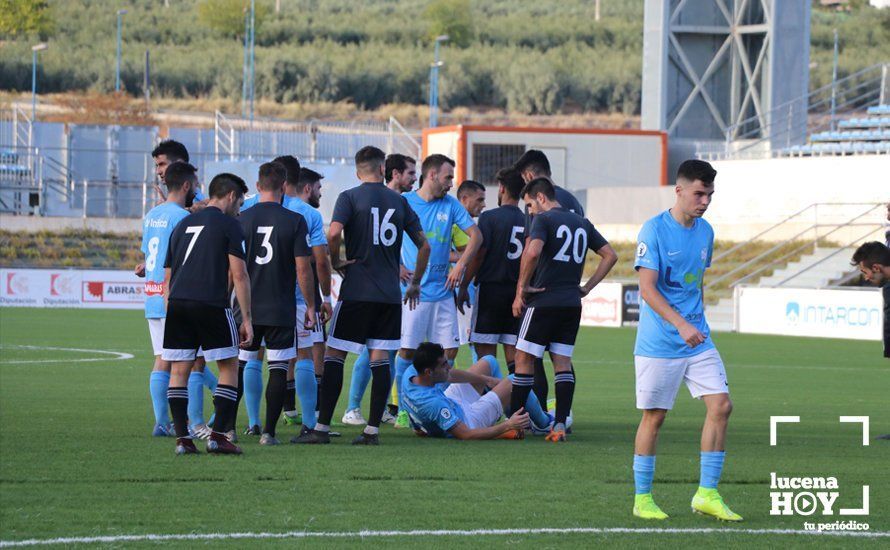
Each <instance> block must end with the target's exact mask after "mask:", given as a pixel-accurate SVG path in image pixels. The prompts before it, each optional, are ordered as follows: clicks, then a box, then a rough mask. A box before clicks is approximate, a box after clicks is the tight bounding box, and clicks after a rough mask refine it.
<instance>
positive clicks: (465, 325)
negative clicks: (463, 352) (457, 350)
mask: <svg viewBox="0 0 890 550" xmlns="http://www.w3.org/2000/svg"><path fill="white" fill-rule="evenodd" d="M457 329H458V333H459V335H458V336H459V338H460V345H462V346H465V345H467V344H469V343H470V331H472V329H473V306H472V305H469V304H467V305H465V306H464V312H463V313H461V312H460V311H458V312H457Z"/></svg>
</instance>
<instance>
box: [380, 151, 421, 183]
mask: <svg viewBox="0 0 890 550" xmlns="http://www.w3.org/2000/svg"><path fill="white" fill-rule="evenodd" d="M409 164H414V165H416V164H417V161H416V160H414V159H413V158H411V157H409V156H408V155H403V154H401V153H393V154H391V155H388V156H387V157H386V167H385V168H384V170H383V174H384V175H385V176H386V181H387V183H389V182H391V181H392V173H393V170H398V171H399V172H404V171H405V170H407V169H408V165H409Z"/></svg>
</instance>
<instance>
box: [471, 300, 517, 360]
mask: <svg viewBox="0 0 890 550" xmlns="http://www.w3.org/2000/svg"><path fill="white" fill-rule="evenodd" d="M494 292H495V289H494V288H492V287H490V286H489V285H483V286H482V287H480V288H479V289H477V290H476V299H475V301H474V303H473V312H472V314H471V315H470V326H469V341H470V343H471V344H472V346H473V347H474V348H475V350H476V354H477V355H478V356H479V357H485V356H486V355H493V356H495V357H497V353H498V350H497V342H498V340H497V339H498V336H499V335H498V333H499V332H500V330H499V324H500V323H499V320H498V319H499V316H501V315H502V313H503V311H502V310H503V308H499V307H498V304H497V302H496V301H495V300H494V298H495V296H494V294H493V293H494ZM508 309H509V308H508ZM510 318H511V319H512V318H513V313H512V311H511V312H510ZM473 362H474V363H475V362H476V360H474V361H473ZM510 372H513V371H510Z"/></svg>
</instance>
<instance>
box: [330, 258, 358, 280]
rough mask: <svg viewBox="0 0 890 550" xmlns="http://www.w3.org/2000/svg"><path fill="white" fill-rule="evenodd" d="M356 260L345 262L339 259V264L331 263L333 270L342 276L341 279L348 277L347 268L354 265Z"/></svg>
mask: <svg viewBox="0 0 890 550" xmlns="http://www.w3.org/2000/svg"><path fill="white" fill-rule="evenodd" d="M354 263H355V260H344V259H342V258H339V259H338V260H337V263H334V262H331V268H332V269H333V270H334V271H336V272H337V273H339V274H340V276H341V277H345V276H346V268H347V267H349V266H350V265H352V264H354Z"/></svg>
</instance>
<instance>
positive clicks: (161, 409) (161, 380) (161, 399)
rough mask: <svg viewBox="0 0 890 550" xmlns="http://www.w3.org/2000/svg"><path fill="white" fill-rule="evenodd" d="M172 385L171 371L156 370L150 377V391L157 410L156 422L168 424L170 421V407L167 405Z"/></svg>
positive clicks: (153, 404)
mask: <svg viewBox="0 0 890 550" xmlns="http://www.w3.org/2000/svg"><path fill="white" fill-rule="evenodd" d="M169 386H170V373H169V372H164V371H159V370H154V371H151V376H149V378H148V392H149V393H150V394H151V406H152V408H153V409H154V412H155V424H160V425H161V426H166V425H167V424H169V423H170V409H169V407H168V405H167V388H168V387H169Z"/></svg>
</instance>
